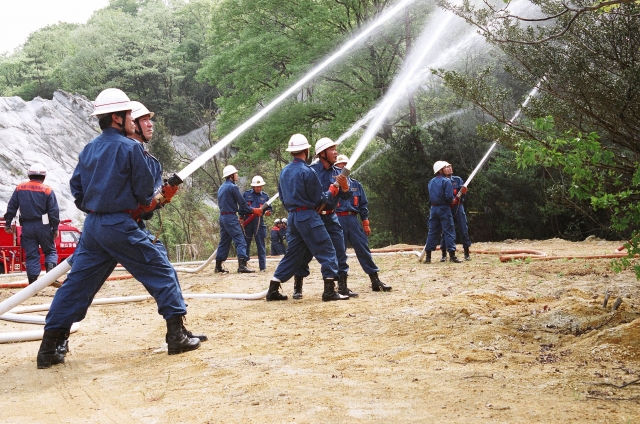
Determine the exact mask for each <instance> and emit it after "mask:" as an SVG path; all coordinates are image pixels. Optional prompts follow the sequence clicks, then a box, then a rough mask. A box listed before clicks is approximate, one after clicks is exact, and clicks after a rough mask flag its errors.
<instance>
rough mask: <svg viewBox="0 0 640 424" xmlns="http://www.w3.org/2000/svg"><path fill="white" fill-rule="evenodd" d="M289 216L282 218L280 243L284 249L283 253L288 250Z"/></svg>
mask: <svg viewBox="0 0 640 424" xmlns="http://www.w3.org/2000/svg"><path fill="white" fill-rule="evenodd" d="M287 228H288V227H287V218H282V219H281V220H280V243H282V248H283V249H284V250H283V251H282V252H283V253H282V254H283V255H284V252H286V251H287Z"/></svg>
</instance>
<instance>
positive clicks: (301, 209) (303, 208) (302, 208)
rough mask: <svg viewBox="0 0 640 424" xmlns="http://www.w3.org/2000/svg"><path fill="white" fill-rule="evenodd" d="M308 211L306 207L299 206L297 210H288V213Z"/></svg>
mask: <svg viewBox="0 0 640 424" xmlns="http://www.w3.org/2000/svg"><path fill="white" fill-rule="evenodd" d="M308 209H309V208H308V207H306V206H300V207H299V208H295V209H291V210H289V212H299V211H306V210H308Z"/></svg>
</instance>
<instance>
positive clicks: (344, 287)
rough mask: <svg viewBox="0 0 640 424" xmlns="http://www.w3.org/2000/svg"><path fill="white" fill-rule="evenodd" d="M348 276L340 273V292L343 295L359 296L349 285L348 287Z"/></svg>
mask: <svg viewBox="0 0 640 424" xmlns="http://www.w3.org/2000/svg"><path fill="white" fill-rule="evenodd" d="M347 278H348V276H346V275H340V276H339V277H338V293H340V294H341V295H343V296H349V297H358V293H355V292H352V291H351V289H350V288H349V287H347Z"/></svg>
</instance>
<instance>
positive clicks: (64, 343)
mask: <svg viewBox="0 0 640 424" xmlns="http://www.w3.org/2000/svg"><path fill="white" fill-rule="evenodd" d="M69 334H71V330H70V329H68V328H65V329H64V330H60V334H59V335H58V340H57V341H56V350H57V351H58V353H59V354H60V355H62V356H65V355H66V354H67V352H70V351H71V349H69Z"/></svg>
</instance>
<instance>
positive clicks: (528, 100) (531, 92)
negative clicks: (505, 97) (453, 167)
mask: <svg viewBox="0 0 640 424" xmlns="http://www.w3.org/2000/svg"><path fill="white" fill-rule="evenodd" d="M539 90H540V82H539V83H538V84H536V86H535V87H533V89H532V90H531V91H530V92H529V94H528V95H527V98H526V99H525V100H524V102H523V103H522V105H521V106H520V108H519V109H518V110H517V111H516V113H515V114H514V115H513V118H511V120H509V122H510V123H513V122H515V121H516V119H518V117H519V116H520V113H521V112H522V109H524V108H525V107H527V105H528V104H529V102H530V101H531V99H532V98H534V97H535V96H537V95H538V91H539ZM497 144H498V141H497V140H496V141H494V142H493V144H492V145H491V147H489V150H487V153H485V155H484V156H483V157H482V159H481V160H480V162H479V163H478V165H477V166H476V167H475V169H474V170H473V171H472V172H471V174H470V175H469V178H467V181H465V183H464V187H468V186H469V183H470V182H471V180H473V177H475V176H476V174H477V173H478V171H479V170H480V168H481V167H482V165H484V163H485V162H486V161H487V159H488V158H489V155H491V152H492V151H493V149H494V148H495V147H496V145H497ZM461 195H462V191H460V192H458V197H460V196H461Z"/></svg>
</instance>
